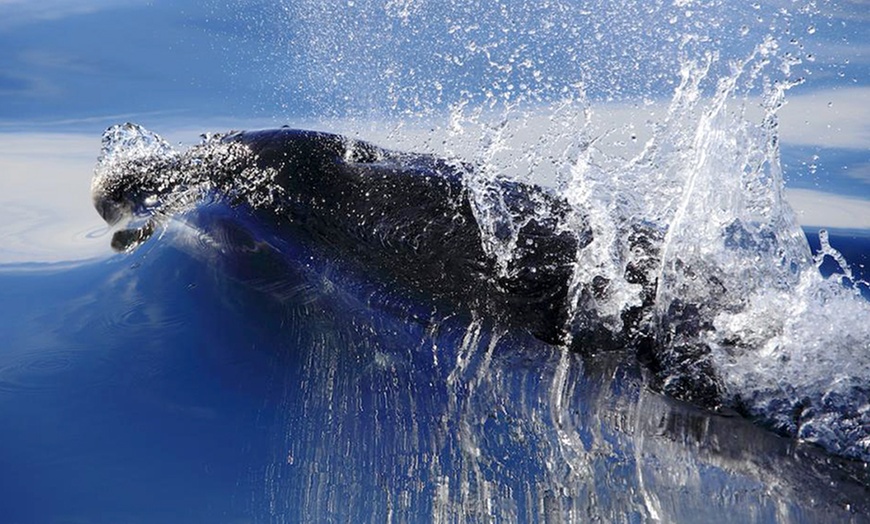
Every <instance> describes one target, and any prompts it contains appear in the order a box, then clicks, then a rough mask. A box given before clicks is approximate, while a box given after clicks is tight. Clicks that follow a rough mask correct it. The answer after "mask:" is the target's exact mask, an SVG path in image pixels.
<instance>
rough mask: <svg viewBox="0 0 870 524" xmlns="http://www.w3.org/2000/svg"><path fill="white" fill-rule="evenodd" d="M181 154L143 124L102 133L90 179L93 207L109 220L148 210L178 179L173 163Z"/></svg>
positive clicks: (116, 128) (115, 128) (123, 125)
mask: <svg viewBox="0 0 870 524" xmlns="http://www.w3.org/2000/svg"><path fill="white" fill-rule="evenodd" d="M179 158H180V154H179V153H178V152H177V151H175V150H174V149H173V148H172V146H170V145H169V143H168V142H167V141H166V140H164V139H163V138H161V137H160V136H158V135H157V134H155V133H152V132H150V131H148V130H146V129H145V128H143V127H142V126H139V125H136V124H130V123H126V124H120V125H115V126H112V127H110V128H109V129H107V130H106V132H105V133H103V140H102V150H101V154H100V157H99V160H98V161H97V166H96V168H95V169H94V178H93V180H92V181H91V196H92V198H93V203H94V207H95V208H96V210H97V212H98V213H99V214H100V216H101V217H103V220H105V221H106V222H107V223H109V224H110V225H111V224H115V223H117V222H119V221H121V220H122V219H124V218H132V217H136V216H143V215H147V214H149V212H150V210H152V209H153V208H154V207H155V206H156V205H157V203H158V202H159V200H160V197H161V195H163V194H165V193H167V192H169V191H171V190H172V189H173V188H174V187H175V185H176V183H175V181H174V174H173V173H174V171H175V170H174V169H172V166H173V165H174V164H176V163H177V162H178V161H179Z"/></svg>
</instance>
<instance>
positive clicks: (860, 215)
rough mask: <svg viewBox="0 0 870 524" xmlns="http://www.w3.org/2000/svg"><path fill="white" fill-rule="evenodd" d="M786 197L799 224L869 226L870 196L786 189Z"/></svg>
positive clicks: (861, 227)
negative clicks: (867, 198) (845, 195)
mask: <svg viewBox="0 0 870 524" xmlns="http://www.w3.org/2000/svg"><path fill="white" fill-rule="evenodd" d="M786 197H787V198H788V201H789V203H791V206H792V208H793V209H794V210H795V212H796V213H797V216H798V221H799V222H800V223H801V225H803V226H818V227H830V228H845V229H870V200H862V199H858V198H848V197H842V196H839V195H833V194H831V193H822V192H821V191H812V190H809V189H788V190H786Z"/></svg>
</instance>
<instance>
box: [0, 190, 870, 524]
mask: <svg viewBox="0 0 870 524" xmlns="http://www.w3.org/2000/svg"><path fill="white" fill-rule="evenodd" d="M181 222H182V221H179V223H177V224H174V225H172V226H171V227H170V228H169V229H168V230H167V231H166V232H165V233H164V234H163V235H162V236H159V237H158V236H155V238H152V239H151V240H149V241H148V242H146V243H145V244H144V245H142V246H141V247H140V248H139V249H137V250H135V251H134V252H132V253H130V254H117V255H114V256H111V257H108V258H104V259H99V260H93V261H87V262H81V263H77V264H74V265H62V264H59V265H51V264H48V265H19V266H4V267H3V268H2V271H0V308H2V311H0V313H2V315H3V318H4V322H3V323H2V324H0V341H2V345H0V420H2V428H3V429H2V431H0V471H2V472H3V473H2V475H0V515H2V518H0V520H2V522H8V523H22V524H23V523H55V522H57V523H60V522H64V523H66V522H95V523H100V522H106V523H109V522H130V523H140V522H141V523H152V522H153V523H156V522H164V523H173V522H179V523H180V522H228V523H229V522H300V521H321V522H325V521H337V522H361V521H370V522H384V521H388V520H393V521H407V522H422V521H431V520H443V521H462V520H467V521H489V520H490V519H491V518H497V519H507V520H517V521H529V520H542V521H543V520H548V519H565V520H583V521H585V520H603V521H610V522H642V521H649V520H655V519H656V517H657V518H660V519H663V520H665V521H683V522H688V521H698V522H700V521H705V522H716V521H718V522H743V521H759V522H767V521H770V522H773V521H793V522H819V521H830V522H834V521H837V522H848V521H853V522H860V521H864V520H865V519H866V518H868V515H870V506H868V500H870V471H868V469H867V466H866V464H862V463H860V462H851V461H849V460H845V459H838V458H835V457H833V456H831V455H829V454H827V453H825V452H823V451H821V450H820V449H817V448H815V447H814V446H811V445H801V444H797V443H796V442H795V441H792V440H789V439H785V438H782V437H779V436H776V435H774V434H773V433H771V432H769V431H766V430H764V429H762V428H760V427H758V426H756V425H753V424H752V423H750V422H748V421H746V420H744V419H742V418H741V417H739V416H721V415H711V414H709V413H706V412H704V411H701V410H699V409H697V408H694V407H692V406H689V405H687V404H682V403H679V402H676V401H673V400H669V399H667V398H665V397H663V396H661V395H659V394H657V393H655V392H653V391H651V390H649V389H648V388H647V387H645V385H644V384H645V378H644V372H643V370H642V369H641V368H640V367H639V366H638V365H637V363H636V362H635V360H634V359H633V357H632V356H631V355H628V354H621V353H619V352H616V353H612V354H605V355H602V356H599V357H597V358H586V359H584V358H582V357H580V356H578V355H573V354H566V353H563V352H562V351H561V350H558V349H556V348H553V347H550V346H547V345H546V344H544V343H542V342H539V341H536V340H535V339H534V338H532V337H531V336H528V335H526V334H524V333H522V332H510V331H505V330H504V329H502V328H500V327H498V326H495V325H493V324H492V322H491V321H489V320H488V319H477V320H473V319H470V318H462V317H450V316H447V317H446V318H445V317H443V316H442V317H438V318H435V316H432V317H431V318H423V317H421V315H420V314H419V312H418V311H416V310H415V309H414V305H413V304H408V303H406V302H402V301H398V300H392V299H391V297H390V296H389V295H388V294H384V293H383V292H381V291H380V288H378V287H377V286H374V287H373V286H372V285H371V283H367V282H364V281H360V280H359V279H358V278H356V277H354V276H353V275H350V274H348V273H347V272H344V271H343V266H342V264H341V263H340V262H336V261H329V260H322V259H321V260H318V259H316V258H312V256H311V253H308V252H305V251H304V249H303V248H301V247H300V246H297V245H294V244H293V241H292V239H282V238H280V237H276V236H275V232H274V231H271V230H270V229H269V228H268V227H267V226H266V225H265V224H263V223H260V222H258V221H257V220H256V219H255V217H253V216H252V215H250V214H246V213H245V212H244V211H243V210H233V209H230V208H228V207H225V206H222V205H211V206H201V207H200V208H199V209H197V210H195V211H192V212H189V213H188V214H187V215H186V218H184V221H183V223H186V224H187V225H186V226H185V225H181ZM809 237H810V239H811V241H812V238H813V235H812V234H810V235H809ZM215 239H217V240H221V242H218V243H215V242H214V241H215ZM206 240H210V241H209V242H207V241H206ZM831 244H832V246H833V247H835V248H837V249H838V250H840V251H841V252H842V253H843V254H845V255H846V256H847V257H848V258H849V260H851V261H852V262H853V266H852V268H853V270H854V271H856V272H857V273H860V275H861V277H860V278H864V279H866V278H867V277H868V257H870V235H867V234H866V232H842V234H840V233H838V232H836V231H833V232H832V234H831ZM560 383H564V384H567V387H563V388H556V387H554V384H560Z"/></svg>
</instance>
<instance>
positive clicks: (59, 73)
mask: <svg viewBox="0 0 870 524" xmlns="http://www.w3.org/2000/svg"><path fill="white" fill-rule="evenodd" d="M813 6H815V8H813ZM765 34H772V35H775V37H776V40H777V45H778V46H779V49H778V53H779V55H780V56H783V55H785V54H789V55H790V56H793V57H794V63H793V65H792V66H791V67H792V71H791V72H790V74H789V78H791V79H792V80H794V79H798V78H801V79H803V80H804V82H803V84H801V85H799V86H796V87H794V88H792V89H791V90H790V91H789V92H788V96H787V103H786V106H785V107H784V108H783V109H782V110H781V111H780V131H781V135H780V138H781V141H782V158H783V165H784V169H785V176H786V179H787V181H788V187H789V189H790V190H792V192H791V193H790V194H791V195H793V197H792V204H793V205H794V206H795V207H796V208H797V210H798V212H799V215H800V217H801V220H802V222H803V223H804V224H806V225H813V226H826V227H841V228H867V229H870V223H868V221H870V219H868V216H870V203H868V202H870V104H868V103H867V101H868V100H870V2H868V1H867V0H844V1H840V2H810V1H807V2H798V1H791V0H775V1H771V2H766V3H764V6H763V7H760V8H759V9H754V8H752V7H749V6H748V5H747V6H744V7H743V8H740V9H736V8H735V6H734V4H733V3H731V2H727V1H716V0H709V1H705V2H697V1H693V0H669V1H664V0H651V1H647V2H630V1H625V2H615V1H605V0H592V1H586V2H580V1H576V0H572V1H568V0H561V1H560V0H549V1H547V2H533V3H529V2H519V1H511V0H505V1H503V2H495V3H486V2H484V3H480V2H471V1H462V0H444V1H442V2H432V1H427V0H379V1H376V0H348V1H343V2H326V3H325V2H322V1H319V0H318V1H315V0H279V1H256V0H255V1H242V0H231V1H220V0H181V1H174V2H169V1H163V0H154V1H146V0H111V1H110V0H43V1H40V2H32V1H25V0H0V224H2V225H0V261H9V260H15V261H22V260H49V259H53V258H56V257H58V256H63V255H60V254H59V253H66V254H67V255H65V256H85V254H92V253H93V252H97V251H98V250H99V249H103V248H104V246H105V244H106V242H105V238H101V237H100V236H99V235H100V234H105V232H103V233H101V230H100V228H101V227H102V225H101V223H100V220H99V217H98V216H96V214H95V213H94V212H93V211H92V208H91V206H90V198H89V180H90V177H91V174H92V170H93V165H94V162H95V159H96V156H97V155H98V154H99V138H100V134H101V132H102V131H103V130H104V129H105V128H106V127H107V126H109V125H111V124H114V123H118V122H123V121H135V122H137V123H141V124H143V125H145V126H146V127H148V128H151V129H154V130H157V131H159V132H161V134H163V135H165V136H167V137H170V138H172V139H173V140H184V141H186V142H187V143H190V142H191V141H193V140H195V137H196V135H197V134H198V133H200V132H204V131H209V130H212V131H218V130H223V129H226V128H229V127H233V128H240V127H263V126H274V125H279V124H283V123H290V124H294V125H306V126H308V127H312V126H317V125H318V122H321V125H322V122H327V121H330V122H332V124H330V125H333V126H334V125H335V124H334V122H335V120H336V119H338V120H342V121H344V122H345V124H344V125H345V126H347V125H348V124H347V122H348V121H351V122H354V123H356V125H357V127H365V126H363V125H362V124H361V122H366V121H371V120H390V121H401V120H402V119H403V118H410V117H414V118H416V119H417V120H418V121H419V120H420V119H422V120H424V121H425V120H427V119H429V120H431V121H443V120H445V114H446V113H447V110H448V108H449V107H450V106H451V104H455V103H457V101H459V100H463V101H465V102H467V103H470V104H472V105H474V104H477V105H480V106H482V107H487V106H490V107H495V105H496V104H516V105H518V106H523V105H524V104H525V105H531V106H534V105H535V104H546V103H549V102H553V101H554V100H558V99H559V98H560V97H564V96H566V93H573V92H574V91H576V90H580V89H582V91H583V94H584V96H585V97H587V98H588V99H589V100H590V101H591V102H590V103H591V104H592V105H593V106H594V107H595V108H596V109H597V110H598V113H599V114H605V115H623V114H627V113H625V112H622V113H621V112H620V111H621V109H620V108H626V107H627V108H634V109H635V111H634V113H632V114H633V115H637V114H638V111H637V109H638V108H641V109H643V110H644V111H652V110H653V109H655V108H657V107H664V106H666V104H667V100H668V98H669V97H670V94H671V93H672V92H673V89H674V87H675V85H676V84H677V83H678V82H679V60H680V59H681V58H684V57H686V56H689V57H696V58H698V59H699V60H703V59H704V57H705V56H707V54H708V53H710V52H711V51H712V52H713V53H714V54H715V55H716V56H715V59H714V60H713V61H712V65H711V69H712V73H711V74H710V75H709V76H708V80H707V85H702V86H701V87H702V92H703V93H706V94H710V93H711V92H712V91H713V90H714V89H715V87H716V86H715V81H716V79H717V78H719V77H720V76H721V75H722V74H724V72H727V70H728V69H729V68H731V67H732V64H731V62H732V60H734V59H740V58H741V57H745V56H747V54H748V53H750V52H751V51H752V49H753V48H754V47H755V46H757V45H758V43H759V42H760V41H762V40H763V38H764V35H765ZM756 84H757V82H756ZM329 119H332V120H329ZM350 127H353V125H350ZM58 225H63V227H57V226H58ZM49 232H51V234H49ZM98 245H99V246H101V247H97V246H98ZM76 249H81V252H80V253H79V254H77V255H72V254H71V253H73V252H74V251H75V250H76ZM88 250H90V251H88Z"/></svg>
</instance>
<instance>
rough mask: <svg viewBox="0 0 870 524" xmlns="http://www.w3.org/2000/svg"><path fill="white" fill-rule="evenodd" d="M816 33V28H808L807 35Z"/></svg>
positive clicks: (812, 26)
mask: <svg viewBox="0 0 870 524" xmlns="http://www.w3.org/2000/svg"><path fill="white" fill-rule="evenodd" d="M815 32H816V26H814V25H811V26H809V27H807V33H809V34H813V33H815Z"/></svg>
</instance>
